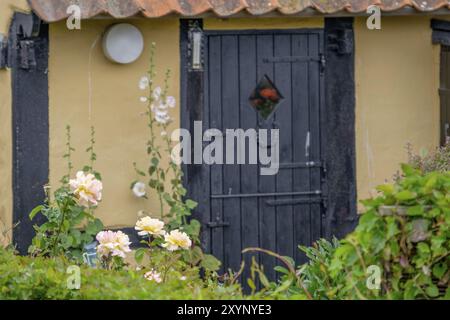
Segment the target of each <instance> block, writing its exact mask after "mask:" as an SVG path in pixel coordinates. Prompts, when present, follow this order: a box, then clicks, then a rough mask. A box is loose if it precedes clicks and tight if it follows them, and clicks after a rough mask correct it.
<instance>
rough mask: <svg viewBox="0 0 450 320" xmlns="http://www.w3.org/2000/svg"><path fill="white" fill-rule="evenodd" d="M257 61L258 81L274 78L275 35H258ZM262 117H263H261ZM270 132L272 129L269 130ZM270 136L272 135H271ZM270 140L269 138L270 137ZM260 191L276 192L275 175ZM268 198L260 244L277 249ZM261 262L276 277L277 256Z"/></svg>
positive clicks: (263, 180) (262, 182) (261, 221)
mask: <svg viewBox="0 0 450 320" xmlns="http://www.w3.org/2000/svg"><path fill="white" fill-rule="evenodd" d="M256 45H257V61H258V77H257V79H258V81H259V80H260V79H261V78H262V77H263V76H264V75H267V76H268V77H269V78H270V79H272V80H273V77H274V65H273V63H265V62H263V59H264V58H268V57H272V56H273V53H274V47H273V35H258V36H257V44H256ZM259 119H261V118H259ZM269 134H270V131H269ZM269 138H270V135H269ZM268 140H269V139H268ZM259 192H261V193H270V192H275V177H274V176H263V175H260V176H259ZM267 200H274V198H273V197H263V198H260V199H259V232H260V246H261V248H263V249H268V250H271V251H276V216H275V208H274V207H269V206H267V205H266V201H267ZM261 263H262V264H263V265H264V268H265V269H264V270H265V273H266V275H267V276H268V277H270V278H271V279H274V278H275V271H274V270H273V268H274V267H275V258H273V257H270V256H268V255H262V256H261Z"/></svg>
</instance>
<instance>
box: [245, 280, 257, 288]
mask: <svg viewBox="0 0 450 320" xmlns="http://www.w3.org/2000/svg"><path fill="white" fill-rule="evenodd" d="M247 284H248V286H249V287H250V289H252V290H256V285H255V283H254V282H253V280H252V279H251V278H248V279H247Z"/></svg>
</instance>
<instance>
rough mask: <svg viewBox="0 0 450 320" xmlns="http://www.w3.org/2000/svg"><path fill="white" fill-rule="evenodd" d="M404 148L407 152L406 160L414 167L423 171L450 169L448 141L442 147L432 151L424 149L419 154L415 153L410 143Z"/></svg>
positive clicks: (449, 146)
mask: <svg viewBox="0 0 450 320" xmlns="http://www.w3.org/2000/svg"><path fill="white" fill-rule="evenodd" d="M406 150H407V152H408V159H409V160H408V162H409V164H410V165H411V166H412V167H413V168H415V169H419V170H421V171H422V172H424V173H428V172H433V171H440V172H446V171H450V142H448V143H447V144H446V145H445V146H443V147H440V148H437V149H436V150H435V151H434V152H432V153H429V152H427V151H425V150H424V151H422V152H421V154H415V153H414V152H413V151H412V146H411V145H410V144H408V145H407V146H406Z"/></svg>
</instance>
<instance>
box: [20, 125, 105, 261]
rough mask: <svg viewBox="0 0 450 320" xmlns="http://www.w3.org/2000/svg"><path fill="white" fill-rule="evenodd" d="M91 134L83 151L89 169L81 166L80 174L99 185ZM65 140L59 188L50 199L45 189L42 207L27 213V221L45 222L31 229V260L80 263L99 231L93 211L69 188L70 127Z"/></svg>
mask: <svg viewBox="0 0 450 320" xmlns="http://www.w3.org/2000/svg"><path fill="white" fill-rule="evenodd" d="M94 134H95V131H94V128H93V127H92V128H91V143H90V146H89V147H88V148H87V149H86V152H88V153H89V154H90V165H87V166H85V167H84V168H83V172H85V173H91V174H92V175H91V176H92V177H94V176H95V178H96V179H97V181H100V180H101V177H100V174H99V173H98V172H96V171H94V169H93V164H94V162H95V160H96V157H97V156H96V154H95V152H94V144H95V140H94ZM66 137H67V143H66V146H67V151H66V154H65V155H64V158H66V159H67V174H66V175H65V176H64V177H63V178H62V179H61V186H60V187H59V188H58V189H57V190H55V192H54V194H53V197H51V195H50V188H49V187H45V190H46V193H47V199H46V201H45V203H44V204H42V205H39V206H37V207H36V208H34V209H33V210H32V211H31V213H30V219H31V220H33V219H34V217H35V216H36V215H37V214H39V213H40V214H41V215H42V216H43V217H44V218H45V222H44V223H43V224H41V225H35V226H34V229H35V231H36V235H35V237H34V238H33V241H32V244H31V246H30V247H29V248H28V251H29V253H31V254H32V255H34V256H36V255H46V256H58V255H65V256H66V257H68V258H70V259H73V260H76V261H78V262H81V261H82V250H83V247H84V245H86V244H88V243H91V242H92V241H93V240H94V237H95V235H96V234H97V233H98V232H99V231H100V230H102V229H103V223H102V222H101V221H100V220H99V219H98V218H96V217H95V216H94V215H93V212H94V208H93V207H92V206H89V205H86V204H83V203H80V201H79V199H78V197H77V196H76V195H75V194H74V192H73V191H72V190H71V189H70V187H69V179H70V177H71V170H72V169H73V167H72V162H71V154H72V152H73V151H75V149H74V148H73V147H72V146H71V143H70V142H71V141H70V140H71V136H70V126H67V127H66ZM98 183H100V182H98ZM100 184H101V183H100ZM100 191H101V190H100ZM85 192H86V193H87V194H89V190H85Z"/></svg>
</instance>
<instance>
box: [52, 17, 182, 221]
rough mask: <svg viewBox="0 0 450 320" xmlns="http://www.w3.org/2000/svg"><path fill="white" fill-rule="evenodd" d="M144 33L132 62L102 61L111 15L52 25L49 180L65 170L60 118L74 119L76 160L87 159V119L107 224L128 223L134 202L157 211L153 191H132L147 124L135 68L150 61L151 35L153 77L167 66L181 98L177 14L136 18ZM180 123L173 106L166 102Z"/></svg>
mask: <svg viewBox="0 0 450 320" xmlns="http://www.w3.org/2000/svg"><path fill="white" fill-rule="evenodd" d="M129 22H130V23H132V24H134V25H135V26H137V27H138V28H139V29H140V30H141V31H142V33H143V35H144V39H145V52H144V53H143V55H142V56H141V57H140V58H139V59H138V60H137V61H136V62H134V63H133V64H130V65H118V64H114V63H112V62H110V61H108V60H107V59H106V58H105V56H104V55H103V52H102V49H101V35H102V33H103V31H104V30H105V28H106V27H107V26H109V25H111V24H112V23H114V21H112V20H94V21H83V22H82V25H81V30H73V31H69V30H68V29H67V28H66V25H65V23H64V22H61V23H57V24H52V25H51V26H50V59H49V70H50V71H49V100H50V110H49V111H50V112H49V121H50V122H49V123H50V184H51V185H52V186H55V187H56V186H57V185H58V181H59V179H60V177H61V176H62V175H64V174H65V172H66V163H65V161H63V160H61V159H62V155H63V154H64V152H65V138H64V132H65V126H66V125H67V124H70V125H71V127H72V140H73V147H74V148H75V149H76V153H75V154H74V161H73V163H74V167H75V168H77V169H81V168H82V167H83V165H84V164H85V163H88V155H87V154H86V153H85V152H84V150H85V149H86V148H87V146H88V143H89V133H90V126H91V125H93V126H95V129H96V132H97V135H96V140H97V145H96V149H97V150H96V151H97V157H98V160H97V163H96V170H98V171H99V172H100V173H101V174H102V178H103V184H104V192H103V199H104V200H103V201H102V203H101V205H100V206H99V208H98V210H97V211H96V213H97V215H98V217H100V218H101V219H102V220H103V222H104V223H105V225H107V226H109V227H122V226H132V225H134V224H135V222H136V219H137V213H138V211H139V210H142V209H146V210H147V211H148V212H150V213H153V214H155V215H158V214H159V207H158V201H156V199H157V198H155V197H154V195H152V194H150V199H149V201H147V200H145V199H137V198H135V197H134V195H133V194H132V193H131V190H130V184H131V182H132V181H133V180H135V179H137V178H138V177H137V176H136V174H135V172H134V169H133V162H134V161H136V162H137V163H138V164H139V166H140V167H141V168H146V163H147V159H146V156H147V154H146V146H145V143H146V134H147V132H148V131H147V126H146V120H145V117H144V116H143V115H142V114H141V113H142V112H144V111H145V105H144V104H142V103H141V102H140V101H139V97H140V96H141V95H142V91H140V90H139V88H138V82H139V79H140V77H141V76H143V75H145V74H146V71H147V70H148V65H149V49H150V44H151V42H155V43H156V46H157V49H156V56H155V58H156V63H157V79H156V83H159V84H160V85H161V86H162V85H163V76H164V73H165V69H166V68H169V69H170V70H171V71H172V77H171V80H170V94H172V95H174V96H175V98H176V99H177V101H178V100H179V99H178V98H179V82H180V77H179V68H180V67H179V23H178V20H177V19H161V20H145V19H134V20H130V21H129ZM172 112H173V116H174V118H175V122H174V123H173V125H172V128H175V127H179V117H178V114H179V109H178V108H177V109H174V110H172Z"/></svg>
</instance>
